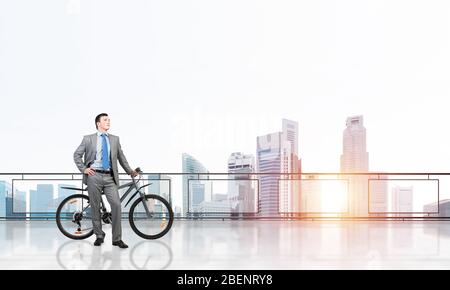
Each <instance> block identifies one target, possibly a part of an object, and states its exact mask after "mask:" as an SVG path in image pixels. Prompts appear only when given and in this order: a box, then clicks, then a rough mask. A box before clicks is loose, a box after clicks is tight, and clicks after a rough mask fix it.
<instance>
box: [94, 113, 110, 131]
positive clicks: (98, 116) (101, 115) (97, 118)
mask: <svg viewBox="0 0 450 290" xmlns="http://www.w3.org/2000/svg"><path fill="white" fill-rule="evenodd" d="M107 116H108V114H106V113H101V114H98V115H97V117H95V128H97V129H98V126H97V122H100V118H101V117H107Z"/></svg>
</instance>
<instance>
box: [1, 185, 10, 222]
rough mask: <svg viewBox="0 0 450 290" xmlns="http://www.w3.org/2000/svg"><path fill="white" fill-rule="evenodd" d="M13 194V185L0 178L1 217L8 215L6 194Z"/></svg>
mask: <svg viewBox="0 0 450 290" xmlns="http://www.w3.org/2000/svg"><path fill="white" fill-rule="evenodd" d="M10 194H11V185H10V184H9V183H7V182H6V181H3V180H0V217H6V196H7V195H10Z"/></svg>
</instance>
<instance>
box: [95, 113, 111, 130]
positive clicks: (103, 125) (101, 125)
mask: <svg viewBox="0 0 450 290" xmlns="http://www.w3.org/2000/svg"><path fill="white" fill-rule="evenodd" d="M109 122H110V120H109V117H108V116H101V117H100V122H97V126H98V129H99V130H103V131H108V130H109Z"/></svg>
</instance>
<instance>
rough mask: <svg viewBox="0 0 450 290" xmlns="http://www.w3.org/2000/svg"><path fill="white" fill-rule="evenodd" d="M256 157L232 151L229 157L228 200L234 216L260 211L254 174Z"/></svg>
mask: <svg viewBox="0 0 450 290" xmlns="http://www.w3.org/2000/svg"><path fill="white" fill-rule="evenodd" d="M254 171H255V158H254V156H253V155H251V154H243V153H241V152H234V153H231V155H230V157H229V158H228V173H230V175H229V176H228V178H229V179H230V180H229V181H228V200H229V201H230V206H231V209H230V210H231V213H232V215H234V216H239V215H244V214H245V215H249V214H255V213H256V212H257V211H258V207H257V206H258V204H257V200H256V198H257V197H256V190H257V189H256V188H254V181H253V180H249V179H252V174H251V173H253V172H254Z"/></svg>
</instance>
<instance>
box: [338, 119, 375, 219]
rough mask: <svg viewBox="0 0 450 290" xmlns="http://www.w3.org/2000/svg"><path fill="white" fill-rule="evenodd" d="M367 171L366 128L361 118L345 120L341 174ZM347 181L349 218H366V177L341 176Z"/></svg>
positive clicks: (367, 210) (367, 211)
mask: <svg viewBox="0 0 450 290" xmlns="http://www.w3.org/2000/svg"><path fill="white" fill-rule="evenodd" d="M368 171H369V153H368V152H367V149H366V128H364V123H363V116H353V117H349V118H347V121H346V128H345V130H344V134H343V153H342V155H341V172H344V173H367V172H368ZM342 178H348V180H349V204H350V208H349V214H350V215H351V216H368V213H369V209H368V190H367V183H368V176H367V175H360V176H356V175H349V176H342Z"/></svg>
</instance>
